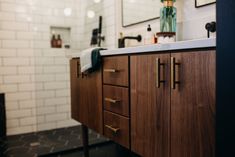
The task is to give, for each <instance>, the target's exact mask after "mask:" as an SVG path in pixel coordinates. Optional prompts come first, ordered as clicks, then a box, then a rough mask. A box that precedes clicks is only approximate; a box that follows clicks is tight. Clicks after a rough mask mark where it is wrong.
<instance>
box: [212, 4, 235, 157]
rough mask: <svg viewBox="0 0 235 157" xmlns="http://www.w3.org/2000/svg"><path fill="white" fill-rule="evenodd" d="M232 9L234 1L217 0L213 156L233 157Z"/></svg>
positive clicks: (234, 38)
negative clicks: (214, 144)
mask: <svg viewBox="0 0 235 157" xmlns="http://www.w3.org/2000/svg"><path fill="white" fill-rule="evenodd" d="M234 8H235V1H234V0H217V109H216V110H217V114H216V115H217V117H216V121H217V124H216V143H217V144H216V146H217V147H216V155H217V156H216V157H234V156H235V70H234V69H235V50H234V47H233V46H234V44H235V33H234V24H235V18H234V16H235V9H234Z"/></svg>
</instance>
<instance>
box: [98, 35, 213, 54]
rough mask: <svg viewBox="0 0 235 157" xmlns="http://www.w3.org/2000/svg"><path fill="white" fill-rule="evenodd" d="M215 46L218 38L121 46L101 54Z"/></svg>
mask: <svg viewBox="0 0 235 157" xmlns="http://www.w3.org/2000/svg"><path fill="white" fill-rule="evenodd" d="M213 47H216V38H209V39H197V40H188V41H178V42H174V43H167V44H154V45H144V46H137V47H128V48H119V49H113V50H104V51H101V55H102V56H110V55H122V54H132V53H144V52H158V51H170V50H187V49H196V48H213Z"/></svg>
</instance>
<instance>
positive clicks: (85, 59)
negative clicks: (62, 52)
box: [80, 47, 105, 73]
mask: <svg viewBox="0 0 235 157" xmlns="http://www.w3.org/2000/svg"><path fill="white" fill-rule="evenodd" d="M101 50H105V49H104V48H100V47H99V48H90V49H86V50H84V51H82V53H81V56H80V62H81V72H89V73H91V72H94V71H96V70H98V69H99V68H100V66H101V55H100V51H101Z"/></svg>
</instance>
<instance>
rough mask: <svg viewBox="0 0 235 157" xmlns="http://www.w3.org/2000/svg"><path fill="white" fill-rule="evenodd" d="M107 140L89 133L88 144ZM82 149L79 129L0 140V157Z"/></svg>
mask: <svg viewBox="0 0 235 157" xmlns="http://www.w3.org/2000/svg"><path fill="white" fill-rule="evenodd" d="M107 141H108V140H107V139H105V138H104V137H102V136H100V135H98V134H96V133H95V132H93V131H89V144H90V145H93V144H98V143H104V142H107ZM81 147H82V141H81V127H80V126H77V127H70V128H63V129H56V130H50V131H43V132H38V133H31V134H23V135H17V136H9V137H6V138H5V139H0V157H36V156H41V155H46V154H50V153H58V152H61V151H65V150H71V149H73V150H76V149H78V148H81Z"/></svg>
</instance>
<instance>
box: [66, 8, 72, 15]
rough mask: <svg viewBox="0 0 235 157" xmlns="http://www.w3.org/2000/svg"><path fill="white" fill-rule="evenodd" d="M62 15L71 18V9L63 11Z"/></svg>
mask: <svg viewBox="0 0 235 157" xmlns="http://www.w3.org/2000/svg"><path fill="white" fill-rule="evenodd" d="M64 15H65V16H71V15H72V9H71V8H65V9H64Z"/></svg>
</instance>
